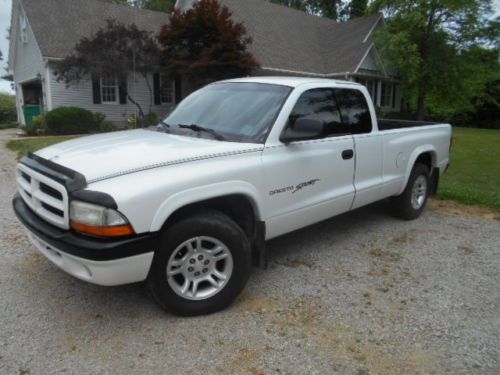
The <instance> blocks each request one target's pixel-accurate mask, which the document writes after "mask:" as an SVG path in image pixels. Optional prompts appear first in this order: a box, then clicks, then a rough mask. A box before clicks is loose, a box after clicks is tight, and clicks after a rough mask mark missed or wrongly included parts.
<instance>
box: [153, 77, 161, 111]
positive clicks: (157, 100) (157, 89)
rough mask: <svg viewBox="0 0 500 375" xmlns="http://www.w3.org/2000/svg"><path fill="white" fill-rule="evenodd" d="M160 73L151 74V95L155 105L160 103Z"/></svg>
mask: <svg viewBox="0 0 500 375" xmlns="http://www.w3.org/2000/svg"><path fill="white" fill-rule="evenodd" d="M160 90H161V87H160V74H159V73H155V74H153V95H154V103H155V105H161V96H160Z"/></svg>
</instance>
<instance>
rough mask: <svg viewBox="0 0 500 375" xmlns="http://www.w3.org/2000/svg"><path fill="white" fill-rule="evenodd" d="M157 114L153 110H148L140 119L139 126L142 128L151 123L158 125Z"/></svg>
mask: <svg viewBox="0 0 500 375" xmlns="http://www.w3.org/2000/svg"><path fill="white" fill-rule="evenodd" d="M158 122H159V121H158V115H157V114H156V113H154V112H150V113H148V114H147V115H145V116H144V117H143V118H141V119H140V126H141V127H142V128H147V127H148V126H151V125H158Z"/></svg>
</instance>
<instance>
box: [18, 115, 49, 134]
mask: <svg viewBox="0 0 500 375" xmlns="http://www.w3.org/2000/svg"><path fill="white" fill-rule="evenodd" d="M44 121H45V118H44V117H43V115H39V116H36V117H34V118H33V121H31V123H30V124H26V125H25V126H24V128H23V130H24V132H25V133H26V135H29V136H35V135H40V134H41V133H43V132H44V130H45V129H44Z"/></svg>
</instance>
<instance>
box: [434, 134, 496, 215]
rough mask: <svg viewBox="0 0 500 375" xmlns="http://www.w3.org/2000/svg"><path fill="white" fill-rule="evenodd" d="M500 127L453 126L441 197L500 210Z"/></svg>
mask: <svg viewBox="0 0 500 375" xmlns="http://www.w3.org/2000/svg"><path fill="white" fill-rule="evenodd" d="M499 144H500V131H498V130H485V129H465V128H453V148H452V152H451V165H450V169H449V171H448V172H447V173H446V174H444V176H443V178H442V179H441V181H440V184H439V185H440V186H439V193H438V197H440V198H444V199H453V200H457V201H459V202H461V203H465V204H480V205H484V206H487V207H490V208H493V209H496V210H500V190H499V186H500V163H498V160H500V147H498V145H499Z"/></svg>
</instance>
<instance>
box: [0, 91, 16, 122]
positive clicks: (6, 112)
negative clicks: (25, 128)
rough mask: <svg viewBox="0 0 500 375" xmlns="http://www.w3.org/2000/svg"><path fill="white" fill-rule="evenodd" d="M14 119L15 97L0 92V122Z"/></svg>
mask: <svg viewBox="0 0 500 375" xmlns="http://www.w3.org/2000/svg"><path fill="white" fill-rule="evenodd" d="M16 119H17V111H16V97H15V96H14V95H10V94H8V93H5V92H0V123H12V122H14V121H16Z"/></svg>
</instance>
